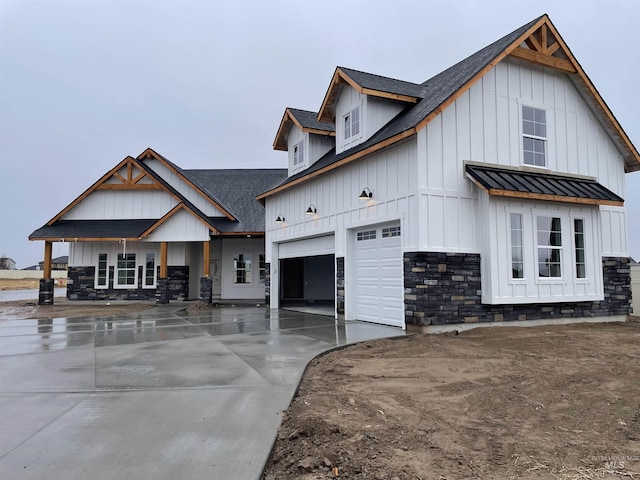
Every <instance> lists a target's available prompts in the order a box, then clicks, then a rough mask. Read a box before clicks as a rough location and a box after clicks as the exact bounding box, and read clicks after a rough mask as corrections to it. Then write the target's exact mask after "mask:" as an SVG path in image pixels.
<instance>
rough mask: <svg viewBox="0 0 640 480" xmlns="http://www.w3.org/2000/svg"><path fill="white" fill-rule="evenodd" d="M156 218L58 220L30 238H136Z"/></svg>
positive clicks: (70, 239) (154, 221) (67, 239)
mask: <svg viewBox="0 0 640 480" xmlns="http://www.w3.org/2000/svg"><path fill="white" fill-rule="evenodd" d="M157 221H158V219H137V220H58V221H57V222H56V223H54V224H53V225H45V226H43V227H40V228H39V229H38V230H36V231H35V232H33V233H32V234H31V235H30V236H29V239H30V240H45V239H49V238H64V239H65V240H66V241H67V242H69V241H73V239H74V238H138V237H139V236H140V235H142V234H143V233H144V232H145V230H147V229H148V228H150V227H151V226H152V225H153V224H154V223H156V222H157Z"/></svg>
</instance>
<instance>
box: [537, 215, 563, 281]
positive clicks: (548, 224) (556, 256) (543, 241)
mask: <svg viewBox="0 0 640 480" xmlns="http://www.w3.org/2000/svg"><path fill="white" fill-rule="evenodd" d="M536 226H537V232H536V233H537V240H538V276H539V277H547V278H559V277H562V226H561V221H560V218H559V217H546V216H541V217H537V219H536Z"/></svg>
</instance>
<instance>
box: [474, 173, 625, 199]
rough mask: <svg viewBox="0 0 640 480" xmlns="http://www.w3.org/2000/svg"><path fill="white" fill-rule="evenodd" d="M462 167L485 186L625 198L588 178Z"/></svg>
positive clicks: (550, 193)
mask: <svg viewBox="0 0 640 480" xmlns="http://www.w3.org/2000/svg"><path fill="white" fill-rule="evenodd" d="M465 171H466V172H467V174H468V175H470V176H471V177H472V178H473V179H474V180H476V181H477V182H478V183H479V184H480V185H482V187H484V188H485V189H487V190H497V191H506V192H517V193H526V194H537V195H551V196H553V197H567V198H582V199H588V200H595V201H604V202H624V200H623V199H622V198H621V197H619V196H618V195H616V194H615V193H613V192H612V191H611V190H609V189H608V188H606V187H604V186H602V185H600V184H599V183H598V182H596V181H595V180H591V179H585V178H574V177H568V176H564V175H553V174H549V173H538V172H530V171H528V170H527V171H520V170H511V169H503V168H496V167H491V166H485V165H466V167H465Z"/></svg>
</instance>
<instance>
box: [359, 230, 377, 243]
mask: <svg viewBox="0 0 640 480" xmlns="http://www.w3.org/2000/svg"><path fill="white" fill-rule="evenodd" d="M356 239H357V240H358V242H361V241H363V240H375V239H376V231H375V230H367V231H365V232H358V234H357V236H356Z"/></svg>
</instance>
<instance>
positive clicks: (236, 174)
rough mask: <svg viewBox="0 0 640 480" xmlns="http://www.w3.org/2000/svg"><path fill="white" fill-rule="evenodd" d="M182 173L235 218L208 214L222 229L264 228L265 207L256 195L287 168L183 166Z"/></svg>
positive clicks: (283, 175) (211, 222) (248, 229)
mask: <svg viewBox="0 0 640 480" xmlns="http://www.w3.org/2000/svg"><path fill="white" fill-rule="evenodd" d="M183 173H184V175H185V176H186V177H187V178H189V180H191V181H192V182H193V183H194V184H197V185H199V187H200V188H202V189H203V191H204V192H205V193H207V194H208V195H211V196H215V198H218V199H219V200H220V203H221V205H223V206H224V208H226V209H228V210H229V211H230V212H231V213H232V214H233V216H234V217H235V218H237V219H238V221H237V222H234V221H232V220H229V219H227V218H211V217H209V219H208V220H209V223H210V224H211V225H212V226H213V227H214V228H215V229H216V230H218V231H220V232H222V233H238V232H264V207H263V206H262V205H261V204H260V203H259V202H257V201H256V199H255V198H256V196H257V195H258V194H259V193H261V192H263V191H265V190H267V189H269V188H270V187H273V186H274V185H276V184H278V183H280V182H282V180H283V179H284V178H286V176H287V170H286V169H234V170H183Z"/></svg>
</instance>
